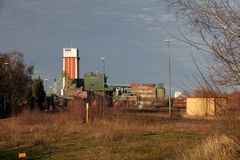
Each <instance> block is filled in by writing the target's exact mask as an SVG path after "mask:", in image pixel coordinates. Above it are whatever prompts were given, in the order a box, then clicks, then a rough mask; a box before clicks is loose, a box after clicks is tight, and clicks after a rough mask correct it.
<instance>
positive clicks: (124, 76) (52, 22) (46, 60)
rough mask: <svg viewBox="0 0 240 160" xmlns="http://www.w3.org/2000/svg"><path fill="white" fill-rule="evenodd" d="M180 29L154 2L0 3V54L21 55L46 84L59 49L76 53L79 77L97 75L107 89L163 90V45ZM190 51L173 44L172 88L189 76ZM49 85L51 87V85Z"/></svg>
mask: <svg viewBox="0 0 240 160" xmlns="http://www.w3.org/2000/svg"><path fill="white" fill-rule="evenodd" d="M162 27H164V28H166V29H167V30H168V31H169V32H171V33H174V34H175V33H178V28H179V27H181V28H184V26H183V23H182V22H181V21H179V20H177V19H176V18H175V16H174V13H173V12H170V10H169V9H168V7H167V6H166V4H164V3H163V2H161V1H159V0H0V52H7V51H12V50H17V51H21V52H22V53H23V54H24V56H25V63H27V64H33V65H34V66H35V70H36V71H37V74H39V75H40V76H41V77H43V78H48V79H50V82H49V83H51V81H52V80H53V79H54V78H56V77H58V75H59V74H60V72H61V70H62V48H64V47H71V45H72V47H76V48H79V50H80V57H81V60H80V75H81V77H83V74H84V73H85V72H96V71H97V70H101V60H100V59H99V58H100V57H105V58H106V72H107V75H108V76H109V77H110V78H109V83H131V82H146V83H158V82H163V83H164V84H165V86H166V87H167V86H168V50H167V45H166V43H164V42H163V40H164V39H169V38H170V35H168V34H167V33H166V32H164V31H163V30H162ZM191 50H192V49H190V48H189V46H187V45H185V44H183V43H180V42H179V41H177V40H174V39H172V42H171V54H172V55H171V57H172V61H171V64H172V81H173V88H174V89H175V90H176V89H181V87H182V82H184V81H185V79H186V78H185V75H184V74H189V73H191V72H192V70H193V66H194V65H193V63H192V59H191V56H190V54H191V53H192V52H193V51H191ZM50 85H51V84H50Z"/></svg>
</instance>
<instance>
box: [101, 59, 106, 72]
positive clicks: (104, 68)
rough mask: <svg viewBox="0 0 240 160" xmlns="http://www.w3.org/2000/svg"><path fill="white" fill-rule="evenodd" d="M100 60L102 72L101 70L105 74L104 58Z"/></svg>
mask: <svg viewBox="0 0 240 160" xmlns="http://www.w3.org/2000/svg"><path fill="white" fill-rule="evenodd" d="M100 60H102V67H103V68H102V70H103V74H105V57H101V58H100Z"/></svg>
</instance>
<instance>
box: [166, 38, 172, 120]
mask: <svg viewBox="0 0 240 160" xmlns="http://www.w3.org/2000/svg"><path fill="white" fill-rule="evenodd" d="M164 42H166V43H167V46H168V76H169V98H168V108H169V116H170V117H172V100H171V88H172V82H171V56H170V55H171V52H170V42H171V40H169V39H166V40H164Z"/></svg>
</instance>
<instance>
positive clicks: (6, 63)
mask: <svg viewBox="0 0 240 160" xmlns="http://www.w3.org/2000/svg"><path fill="white" fill-rule="evenodd" d="M3 64H4V65H5V72H7V65H9V63H8V62H4V63H3ZM8 78H9V74H8ZM6 106H7V97H6V93H5V94H4V104H3V110H4V112H6V109H7V108H6Z"/></svg>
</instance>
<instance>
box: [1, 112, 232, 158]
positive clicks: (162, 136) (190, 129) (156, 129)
mask: <svg viewBox="0 0 240 160" xmlns="http://www.w3.org/2000/svg"><path fill="white" fill-rule="evenodd" d="M79 112H80V111H77V110H72V111H68V112H63V113H54V114H51V113H39V112H28V111H25V112H24V113H22V114H21V115H19V116H16V117H14V118H11V119H5V120H1V121H0V125H1V131H0V159H4V160H7V159H17V155H18V152H20V151H23V152H26V153H27V157H28V159H58V160H59V159H63V160H64V159H96V160H99V159H102V160H105V159H209V157H210V159H212V158H211V157H214V156H217V155H219V156H221V157H223V158H222V159H225V158H226V157H230V156H231V157H233V156H232V155H234V150H233V148H232V146H233V145H231V143H232V141H230V140H227V139H226V138H225V137H222V138H216V137H214V138H209V136H213V135H215V131H216V130H215V127H214V126H215V122H214V121H212V120H211V121H209V120H188V119H181V118H173V119H172V120H169V119H167V118H166V117H164V116H160V114H150V113H149V114H146V113H138V114H136V113H134V114H133V113H132V114H129V113H126V114H122V113H121V114H120V113H114V114H109V113H103V115H102V116H101V117H102V118H99V117H98V118H97V117H95V119H91V123H89V124H88V125H86V124H85V123H83V117H82V116H81V115H83V114H81V113H79ZM130 115H131V116H130ZM103 117H104V118H103ZM212 133H214V134H212ZM207 137H208V138H207ZM223 144H224V145H223ZM220 153H221V154H220ZM200 155H201V156H200ZM219 156H218V157H219ZM224 156H225V157H224ZM204 157H206V158H204ZM227 159H229V158H227Z"/></svg>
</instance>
